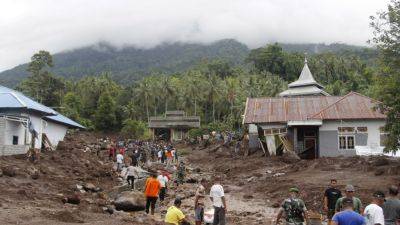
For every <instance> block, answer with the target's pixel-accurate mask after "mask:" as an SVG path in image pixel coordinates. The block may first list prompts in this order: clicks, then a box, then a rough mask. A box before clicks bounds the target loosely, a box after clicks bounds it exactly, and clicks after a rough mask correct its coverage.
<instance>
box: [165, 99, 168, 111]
mask: <svg viewBox="0 0 400 225" xmlns="http://www.w3.org/2000/svg"><path fill="white" fill-rule="evenodd" d="M167 110H168V98H165V113H167Z"/></svg>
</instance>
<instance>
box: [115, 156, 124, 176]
mask: <svg viewBox="0 0 400 225" xmlns="http://www.w3.org/2000/svg"><path fill="white" fill-rule="evenodd" d="M123 163H124V156H123V155H122V154H121V153H118V154H117V172H120V171H121V170H122V165H123Z"/></svg>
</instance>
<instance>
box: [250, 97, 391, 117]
mask: <svg viewBox="0 0 400 225" xmlns="http://www.w3.org/2000/svg"><path fill="white" fill-rule="evenodd" d="M378 103H379V102H378V101H376V100H374V99H371V98H369V97H366V96H364V95H361V94H359V93H356V92H350V93H349V94H347V95H345V96H302V97H291V98H283V97H270V98H248V99H247V102H246V109H245V114H244V119H243V122H244V123H245V124H250V123H286V122H288V121H294V120H296V121H300V120H311V119H321V120H342V119H385V118H386V115H384V114H382V113H381V112H379V111H377V110H375V106H377V104H378Z"/></svg>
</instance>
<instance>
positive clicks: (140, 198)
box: [114, 191, 146, 212]
mask: <svg viewBox="0 0 400 225" xmlns="http://www.w3.org/2000/svg"><path fill="white" fill-rule="evenodd" d="M145 205H146V199H145V198H144V195H143V193H142V192H138V191H124V192H122V193H121V194H119V195H118V196H117V197H116V199H115V200H114V206H115V209H116V210H123V211H127V212H130V211H143V210H144V209H145Z"/></svg>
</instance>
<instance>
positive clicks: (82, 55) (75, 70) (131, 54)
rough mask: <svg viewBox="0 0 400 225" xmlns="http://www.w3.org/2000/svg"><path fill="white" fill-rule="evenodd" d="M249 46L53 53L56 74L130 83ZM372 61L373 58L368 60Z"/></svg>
mask: <svg viewBox="0 0 400 225" xmlns="http://www.w3.org/2000/svg"><path fill="white" fill-rule="evenodd" d="M281 46H282V48H283V50H284V51H286V52H299V53H300V54H303V53H305V52H307V53H309V54H319V53H327V52H331V53H335V54H340V55H356V56H359V57H360V58H361V59H363V60H365V61H368V60H371V59H373V58H375V57H376V51H375V50H372V49H367V48H363V47H358V46H352V45H346V44H330V45H326V44H282V45H281ZM249 52H250V49H249V48H248V47H247V46H245V45H244V44H242V43H239V42H237V41H235V40H231V39H226V40H221V41H217V42H214V43H212V44H209V45H202V44H183V43H175V44H163V45H159V46H157V47H155V48H152V49H139V48H135V47H129V46H126V47H123V48H116V47H113V46H112V45H110V44H107V43H99V44H96V45H93V46H89V47H85V48H79V49H75V50H71V51H66V52H62V53H57V54H54V55H53V60H54V67H52V68H50V72H52V73H53V74H55V75H58V76H61V77H64V78H68V79H74V80H77V79H80V78H82V77H85V76H88V75H93V76H96V75H99V74H101V73H103V72H109V74H110V76H111V78H113V80H115V81H117V82H118V83H119V84H130V83H133V82H134V81H135V80H138V79H140V78H142V77H145V76H147V75H150V74H157V73H164V74H172V73H177V72H183V71H186V70H187V69H189V68H192V67H196V66H198V65H200V64H202V63H207V62H210V61H214V60H217V59H218V60H220V61H222V62H226V63H228V64H229V65H230V66H235V65H240V66H241V65H243V64H244V61H245V58H246V57H247V55H248V54H249ZM370 62H372V61H370ZM27 67H28V64H23V65H20V66H17V67H15V68H13V69H11V70H7V71H4V72H2V73H0V84H2V85H6V86H9V87H15V86H16V85H17V84H18V83H19V82H20V81H21V80H22V79H23V78H26V77H27V76H28V75H29V73H28V72H27V70H26V69H27Z"/></svg>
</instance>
